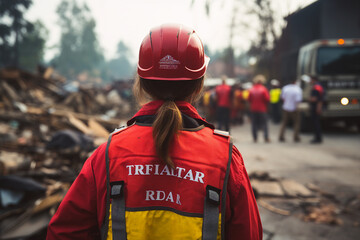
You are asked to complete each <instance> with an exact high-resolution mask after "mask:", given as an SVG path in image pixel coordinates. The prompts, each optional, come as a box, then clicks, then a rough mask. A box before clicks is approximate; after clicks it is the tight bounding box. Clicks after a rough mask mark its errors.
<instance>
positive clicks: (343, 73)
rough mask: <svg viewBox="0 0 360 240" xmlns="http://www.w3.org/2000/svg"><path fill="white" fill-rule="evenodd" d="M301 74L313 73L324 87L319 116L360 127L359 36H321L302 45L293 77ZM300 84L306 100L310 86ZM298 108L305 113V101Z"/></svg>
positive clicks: (301, 75)
mask: <svg viewBox="0 0 360 240" xmlns="http://www.w3.org/2000/svg"><path fill="white" fill-rule="evenodd" d="M304 76H315V77H317V78H318V80H319V82H320V84H321V85H322V86H323V88H324V90H325V98H324V109H323V114H322V118H323V120H326V121H333V120H334V121H336V120H342V121H345V123H346V124H347V125H353V124H356V125H357V126H358V129H359V130H360V39H321V40H315V41H312V42H310V43H308V44H306V45H304V46H302V47H301V48H300V51H299V55H298V62H297V77H298V79H303V80H306V78H304ZM301 87H302V89H303V97H304V101H305V102H307V100H308V99H309V97H310V91H311V86H310V84H309V82H308V81H301ZM301 109H302V110H303V111H304V117H306V116H309V111H308V110H309V108H308V104H302V107H301Z"/></svg>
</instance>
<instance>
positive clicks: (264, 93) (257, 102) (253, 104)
mask: <svg viewBox="0 0 360 240" xmlns="http://www.w3.org/2000/svg"><path fill="white" fill-rule="evenodd" d="M265 82H266V79H265V76H264V75H256V76H255V77H254V78H253V83H254V86H253V87H252V88H251V89H250V90H249V97H248V101H249V103H250V112H251V131H252V135H253V140H254V142H257V132H258V130H260V129H262V130H263V131H264V140H265V142H267V143H269V142H270V138H269V132H268V125H267V106H268V104H269V101H270V97H269V92H268V90H267V89H266V87H264V84H265Z"/></svg>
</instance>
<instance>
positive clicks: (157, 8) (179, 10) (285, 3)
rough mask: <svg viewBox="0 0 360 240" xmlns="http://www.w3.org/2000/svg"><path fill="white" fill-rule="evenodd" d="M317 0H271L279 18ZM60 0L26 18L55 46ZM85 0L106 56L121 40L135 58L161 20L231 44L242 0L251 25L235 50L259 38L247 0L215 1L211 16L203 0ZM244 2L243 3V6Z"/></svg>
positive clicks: (213, 42) (213, 45)
mask: <svg viewBox="0 0 360 240" xmlns="http://www.w3.org/2000/svg"><path fill="white" fill-rule="evenodd" d="M314 1H315V0H272V4H273V7H274V9H276V11H277V15H276V16H277V18H278V19H282V17H283V16H286V15H288V14H289V13H290V12H293V11H295V10H296V9H297V8H298V7H299V6H301V7H304V6H306V5H308V4H310V3H312V2H314ZM60 2H61V0H33V5H32V6H31V7H30V9H29V11H28V13H27V18H28V19H30V20H32V21H33V20H36V19H40V20H41V21H42V22H43V23H44V24H45V26H46V27H47V29H48V30H49V32H50V35H49V38H48V41H47V47H48V48H51V47H53V46H56V44H57V43H58V42H59V39H60V28H59V27H58V25H57V19H58V16H57V14H56V7H57V6H58V4H59V3H60ZM78 2H80V3H82V2H86V3H87V5H88V6H89V8H90V10H91V12H92V15H93V17H94V19H95V20H96V23H97V25H96V32H97V34H98V37H99V42H100V45H101V47H102V48H103V49H104V54H105V57H106V58H108V59H109V58H111V57H113V56H114V54H115V51H116V46H117V43H118V42H119V41H120V40H123V41H124V42H125V44H126V45H128V46H129V47H130V48H131V50H132V52H133V55H134V56H133V58H134V59H133V60H135V59H136V58H137V54H138V48H139V46H140V43H141V41H142V39H143V38H144V36H145V35H146V34H147V33H148V32H149V30H150V28H152V27H154V26H158V25H161V24H163V23H181V24H184V25H187V26H189V27H193V28H194V29H195V31H196V32H197V33H198V34H199V36H200V38H201V39H202V41H203V43H204V44H206V45H208V47H209V48H210V50H211V51H215V50H217V49H222V48H224V47H226V46H228V45H229V25H230V21H231V15H232V14H231V13H232V9H233V7H234V4H235V3H234V2H238V3H237V4H238V8H239V14H238V15H237V18H238V19H240V18H246V22H247V23H248V24H249V26H248V27H239V28H238V29H237V32H236V37H235V38H234V42H233V45H234V47H235V49H236V51H237V52H239V51H244V50H246V49H247V48H248V47H249V46H250V43H251V40H252V39H254V38H255V37H256V31H257V24H256V19H253V18H251V17H249V15H247V14H246V13H245V9H246V8H245V7H244V4H246V2H247V1H246V0H213V1H212V6H211V9H210V16H207V15H206V12H205V7H204V5H205V0H196V1H195V2H194V4H193V5H192V6H191V2H192V1H191V0H78ZM239 3H241V4H239ZM55 53H56V49H53V48H52V50H48V51H47V55H46V58H47V59H49V58H51V57H52V56H53V55H54V54H55Z"/></svg>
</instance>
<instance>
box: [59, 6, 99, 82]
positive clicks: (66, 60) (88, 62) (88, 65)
mask: <svg viewBox="0 0 360 240" xmlns="http://www.w3.org/2000/svg"><path fill="white" fill-rule="evenodd" d="M57 14H58V15H59V24H60V27H61V31H62V33H61V39H60V46H59V50H60V52H59V55H58V56H56V57H55V59H54V60H53V62H54V63H55V65H56V66H57V67H58V69H59V71H60V72H61V73H62V74H64V75H65V76H67V77H70V78H76V76H77V75H78V74H80V73H82V72H88V73H89V74H90V75H92V76H98V75H99V72H100V71H99V69H98V68H99V66H100V65H101V64H102V62H103V61H104V57H103V55H102V53H101V48H100V45H99V42H98V39H97V35H96V33H95V27H96V23H95V20H94V19H93V17H92V16H91V13H90V10H89V8H88V7H87V5H86V4H84V5H83V6H81V7H80V6H79V5H78V4H77V3H76V1H74V0H62V1H61V3H60V4H59V6H58V8H57Z"/></svg>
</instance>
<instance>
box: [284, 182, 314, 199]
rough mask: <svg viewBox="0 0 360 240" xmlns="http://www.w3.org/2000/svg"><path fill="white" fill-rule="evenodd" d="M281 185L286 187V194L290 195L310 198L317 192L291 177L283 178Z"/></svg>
mask: <svg viewBox="0 0 360 240" xmlns="http://www.w3.org/2000/svg"><path fill="white" fill-rule="evenodd" d="M280 185H281V186H282V188H283V189H284V192H285V195H286V196H288V197H304V198H309V197H314V196H315V194H314V193H313V192H311V191H310V190H309V189H308V188H306V187H305V186H304V185H302V184H300V183H298V182H295V181H294V180H291V179H285V180H281V181H280Z"/></svg>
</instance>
